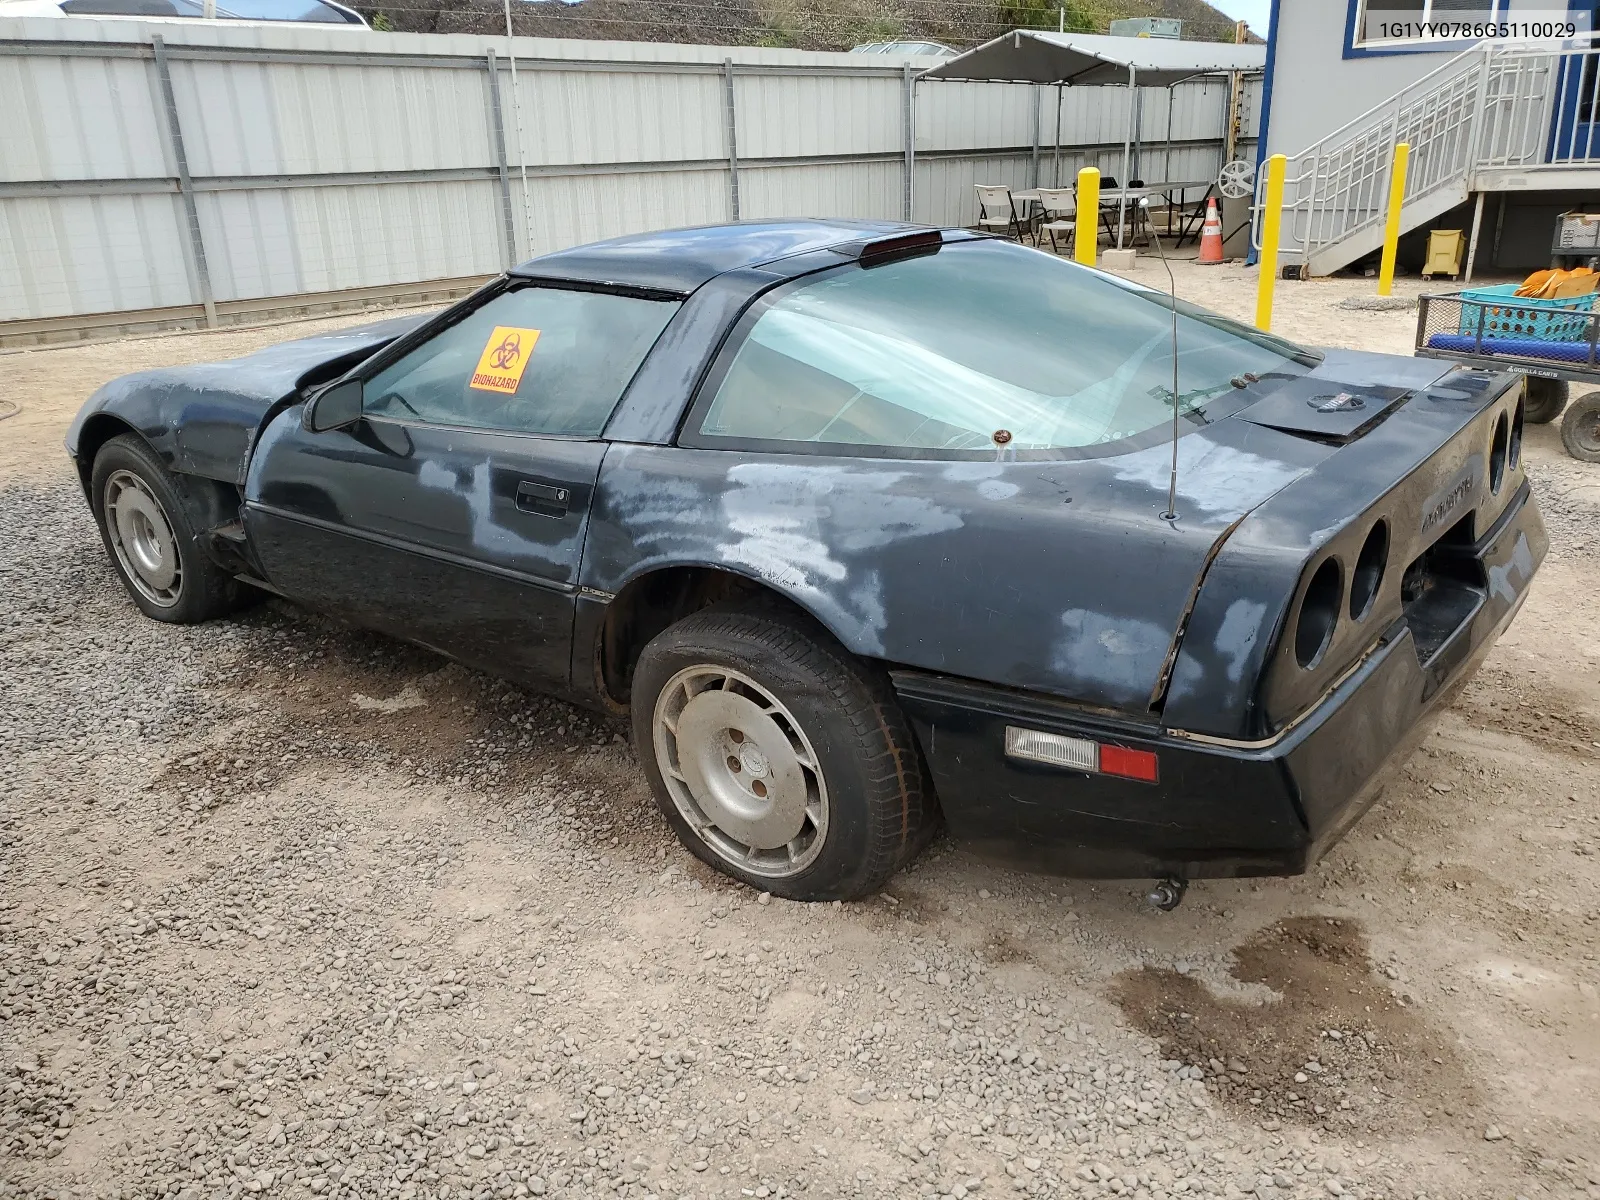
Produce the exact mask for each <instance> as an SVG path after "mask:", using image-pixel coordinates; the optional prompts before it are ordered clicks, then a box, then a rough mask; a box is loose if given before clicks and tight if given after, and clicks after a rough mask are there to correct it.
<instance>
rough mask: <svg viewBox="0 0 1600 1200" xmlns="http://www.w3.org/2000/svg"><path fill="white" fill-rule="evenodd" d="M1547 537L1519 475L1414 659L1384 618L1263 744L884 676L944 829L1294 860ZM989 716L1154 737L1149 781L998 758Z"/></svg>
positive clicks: (1480, 643)
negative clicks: (1464, 599) (1445, 628)
mask: <svg viewBox="0 0 1600 1200" xmlns="http://www.w3.org/2000/svg"><path fill="white" fill-rule="evenodd" d="M1547 546H1548V540H1547V538H1546V535H1545V531H1544V524H1543V522H1542V520H1541V519H1540V517H1539V510H1538V506H1537V505H1536V503H1535V502H1534V501H1533V498H1532V496H1531V493H1529V491H1528V489H1527V487H1526V485H1524V488H1523V490H1522V493H1521V494H1520V495H1519V496H1517V497H1516V499H1514V500H1513V501H1512V503H1511V504H1510V505H1508V506H1507V508H1506V510H1505V512H1504V513H1503V514H1502V515H1501V517H1500V519H1499V520H1498V521H1497V522H1496V524H1495V527H1494V528H1493V529H1491V530H1490V531H1489V532H1488V533H1487V534H1486V535H1485V536H1484V537H1483V538H1482V539H1481V540H1480V541H1479V542H1478V544H1477V545H1476V546H1474V547H1472V548H1471V550H1470V555H1471V557H1472V558H1473V559H1474V560H1476V561H1477V562H1478V563H1479V564H1481V567H1482V580H1483V583H1482V587H1481V588H1480V589H1478V590H1479V596H1478V599H1477V601H1476V603H1475V605H1474V606H1473V607H1472V609H1471V610H1470V612H1468V613H1467V615H1466V616H1465V617H1464V618H1463V619H1462V621H1461V622H1460V624H1459V625H1457V627H1456V628H1455V629H1454V631H1453V632H1451V633H1450V634H1449V635H1448V636H1447V637H1445V638H1444V639H1443V640H1442V641H1440V640H1438V639H1436V638H1434V639H1429V640H1430V642H1431V643H1432V644H1433V645H1434V646H1436V647H1437V648H1436V649H1433V650H1432V652H1431V654H1430V656H1429V657H1428V658H1427V659H1426V661H1424V660H1423V659H1422V658H1421V657H1420V656H1419V653H1418V642H1417V640H1416V639H1414V638H1413V636H1412V631H1411V629H1410V628H1409V627H1408V626H1407V624H1406V622H1405V621H1404V620H1403V619H1402V620H1400V621H1397V622H1396V623H1395V624H1394V625H1393V626H1391V627H1390V629H1389V630H1388V631H1387V632H1386V633H1385V634H1384V636H1383V638H1382V639H1380V641H1379V643H1378V645H1377V646H1376V647H1375V648H1374V649H1373V651H1372V653H1371V654H1369V655H1368V656H1367V657H1366V658H1365V659H1364V660H1363V661H1362V662H1361V663H1360V664H1359V665H1358V666H1357V667H1356V668H1355V669H1354V670H1353V671H1352V672H1351V673H1350V674H1349V675H1347V676H1346V677H1345V678H1344V679H1343V680H1342V681H1341V682H1340V683H1339V685H1338V686H1337V687H1336V688H1334V689H1333V691H1331V692H1330V693H1329V694H1328V695H1327V696H1325V697H1324V698H1323V699H1322V700H1321V701H1320V702H1319V703H1318V704H1317V705H1316V707H1314V708H1313V709H1312V710H1311V711H1309V712H1308V713H1306V714H1305V715H1304V716H1303V717H1302V718H1301V719H1300V720H1299V721H1298V722H1296V723H1295V724H1294V725H1292V726H1290V727H1289V728H1288V729H1287V730H1285V731H1283V732H1282V733H1281V734H1280V735H1279V736H1278V737H1277V738H1275V739H1273V740H1272V741H1270V742H1266V743H1228V742H1222V741H1219V740H1215V739H1201V738H1197V737H1194V736H1189V735H1185V734H1183V733H1182V732H1179V731H1171V730H1164V729H1162V728H1161V727H1160V726H1159V725H1158V724H1157V723H1155V722H1154V721H1152V722H1151V723H1149V724H1140V723H1136V722H1133V721H1129V720H1126V719H1123V718H1119V717H1113V716H1110V715H1101V714H1096V713H1087V712H1085V711H1084V710H1083V709H1081V708H1077V707H1074V706H1072V705H1069V704H1065V703H1061V702H1059V701H1055V700H1053V699H1050V698H1048V697H1045V696H1042V695H1040V694H1037V693H1025V692H1019V691H1015V690H1007V689H1002V688H994V687H990V686H988V685H984V684H975V683H971V682H969V681H966V680H957V679H951V678H948V677H943V676H935V675H929V674H924V673H918V672H896V673H894V675H893V679H894V684H895V688H896V690H897V692H898V693H899V696H900V700H901V703H902V704H903V706H904V708H905V710H906V712H907V713H908V714H909V716H910V717H911V720H912V722H913V724H914V725H915V727H916V730H917V735H918V737H919V739H920V741H921V745H922V749H923V753H924V755H925V757H926V759H927V761H928V765H929V768H930V769H931V771H932V774H933V778H934V783H935V786H936V788H937V790H938V794H939V799H940V803H941V805H942V806H943V809H944V814H945V818H946V820H947V821H948V823H949V825H950V828H951V831H952V832H953V833H954V834H955V835H956V836H957V837H958V838H961V839H962V840H963V841H966V842H968V843H969V844H971V845H972V846H973V848H974V849H976V850H978V851H979V852H981V853H986V854H990V855H994V856H998V857H1003V858H1006V859H1009V860H1011V861H1015V862H1019V863H1021V864H1022V865H1025V866H1028V867H1031V868H1033V869H1037V870H1043V871H1048V872H1051V873H1056V874H1066V875H1078V876H1086V877H1102V878H1135V877H1140V878H1143V877H1156V876H1176V877H1178V878H1183V879H1198V878H1208V877H1209V878H1219V877H1231V876H1245V875H1294V874H1299V873H1301V872H1303V871H1305V870H1306V869H1307V868H1308V867H1309V866H1310V865H1311V864H1313V863H1314V862H1316V860H1317V859H1318V858H1319V857H1321V855H1322V854H1323V853H1325V852H1326V851H1327V849H1328V848H1329V847H1330V846H1331V845H1333V843H1335V842H1336V841H1338V839H1339V838H1340V837H1342V836H1343V835H1344V833H1345V832H1346V831H1347V830H1348V829H1349V828H1350V826H1351V825H1352V824H1354V823H1355V822H1356V821H1357V820H1358V819H1359V818H1360V817H1361V815H1362V813H1364V812H1365V811H1366V810H1367V809H1368V808H1369V807H1370V806H1371V805H1372V803H1373V801H1374V800H1375V799H1376V798H1377V796H1378V794H1379V793H1380V791H1381V790H1382V787H1383V785H1384V783H1385V782H1386V781H1387V780H1388V779H1389V778H1390V776H1391V775H1392V773H1393V772H1394V771H1395V770H1397V769H1398V768H1399V767H1400V766H1401V765H1402V764H1403V763H1404V762H1405V761H1406V759H1407V758H1408V757H1409V756H1410V754H1411V752H1412V750H1414V749H1415V748H1416V746H1417V744H1418V743H1419V742H1420V741H1421V740H1422V738H1423V737H1424V736H1425V735H1426V734H1427V732H1428V730H1429V728H1430V726H1431V724H1432V720H1431V718H1433V717H1434V716H1435V715H1436V714H1437V713H1438V712H1439V711H1441V710H1442V709H1443V708H1444V706H1445V705H1446V704H1447V703H1448V702H1449V699H1450V697H1451V696H1452V695H1453V694H1454V692H1455V691H1456V690H1457V689H1458V688H1459V687H1460V686H1461V685H1462V684H1463V683H1464V682H1465V681H1466V680H1467V679H1468V678H1470V677H1471V675H1472V673H1473V672H1474V671H1475V670H1476V669H1477V667H1478V665H1479V664H1480V663H1481V662H1482V661H1483V659H1484V657H1485V656H1486V655H1487V654H1488V653H1489V651H1490V650H1491V649H1492V648H1493V646H1494V643H1495V641H1496V639H1497V638H1498V637H1499V635H1500V633H1501V631H1502V630H1503V629H1504V628H1505V627H1506V626H1507V625H1508V624H1509V623H1510V621H1511V619H1512V618H1513V617H1514V616H1515V615H1516V612H1517V610H1518V608H1519V607H1520V606H1521V604H1522V601H1523V598H1524V597H1525V595H1526V594H1527V589H1528V585H1529V583H1530V582H1531V580H1532V578H1533V575H1534V572H1535V571H1536V570H1537V568H1538V565H1539V563H1540V561H1542V559H1543V558H1544V554H1545V550H1546V549H1547ZM1007 725H1016V726H1021V727H1024V728H1028V729H1039V730H1044V731H1047V732H1050V733H1060V734H1064V735H1067V736H1070V737H1078V738H1087V739H1091V740H1095V741H1099V742H1102V743H1111V744H1115V745H1120V746H1127V747H1130V748H1134V749H1140V750H1150V751H1153V752H1155V754H1156V755H1157V757H1158V760H1159V764H1160V777H1159V780H1158V782H1156V783H1154V784H1147V783H1140V782H1136V781H1133V780H1128V779H1121V778H1117V777H1113V776H1108V775H1096V774H1085V773H1081V772H1072V771H1068V770H1063V769H1060V768H1056V767H1049V766H1043V765H1039V764H1034V763H1030V762H1024V761H1019V760H1017V759H1013V758H1008V757H1007V756H1006V754H1005V749H1004V748H1005V730H1006V726H1007Z"/></svg>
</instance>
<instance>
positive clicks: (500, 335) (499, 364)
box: [468, 325, 539, 396]
mask: <svg viewBox="0 0 1600 1200" xmlns="http://www.w3.org/2000/svg"><path fill="white" fill-rule="evenodd" d="M538 340H539V331H538V330H537V329H518V328H516V327H515V326H513V325H496V326H495V327H494V332H493V333H491V334H490V335H489V343H488V345H486V346H484V348H483V353H482V354H481V355H480V356H479V358H478V365H477V366H476V367H475V368H474V369H473V372H472V382H471V383H470V384H468V386H469V387H473V388H476V389H477V390H478V391H480V392H502V393H504V394H505V395H507V396H510V395H513V394H515V392H516V390H517V386H518V385H519V384H520V383H521V382H522V373H523V372H524V371H526V370H527V369H528V360H529V359H530V358H532V357H533V346H534V343H535V342H537V341H538Z"/></svg>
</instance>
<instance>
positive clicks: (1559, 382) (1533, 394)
mask: <svg viewBox="0 0 1600 1200" xmlns="http://www.w3.org/2000/svg"><path fill="white" fill-rule="evenodd" d="M1566 406H1567V381H1566V380H1565V379H1541V378H1540V377H1539V376H1537V375H1529V376H1528V393H1527V398H1526V399H1525V400H1524V401H1523V419H1524V420H1526V421H1528V422H1529V423H1530V424H1533V425H1548V424H1549V423H1550V422H1551V421H1554V420H1555V419H1556V418H1557V417H1559V416H1560V415H1561V410H1562V409H1563V408H1565V407H1566Z"/></svg>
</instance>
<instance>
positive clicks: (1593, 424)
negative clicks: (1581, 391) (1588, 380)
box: [1561, 392, 1600, 463]
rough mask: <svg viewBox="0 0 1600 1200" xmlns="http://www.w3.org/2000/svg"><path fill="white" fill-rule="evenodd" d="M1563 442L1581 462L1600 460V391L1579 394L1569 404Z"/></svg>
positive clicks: (1564, 419)
mask: <svg viewBox="0 0 1600 1200" xmlns="http://www.w3.org/2000/svg"><path fill="white" fill-rule="evenodd" d="M1561 444H1562V445H1563V446H1565V447H1566V448H1567V453H1568V454H1570V455H1572V457H1573V458H1575V459H1577V460H1578V461H1579V462H1591V463H1592V462H1600V392H1590V393H1589V394H1588V395H1586V396H1579V397H1578V398H1577V399H1576V400H1574V401H1573V402H1572V403H1571V404H1569V405H1567V415H1566V416H1565V417H1563V418H1562V419H1561Z"/></svg>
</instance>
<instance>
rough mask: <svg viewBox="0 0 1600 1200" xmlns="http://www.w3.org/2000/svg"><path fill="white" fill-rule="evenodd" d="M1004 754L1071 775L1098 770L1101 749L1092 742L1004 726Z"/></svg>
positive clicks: (1035, 730)
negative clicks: (1065, 770)
mask: <svg viewBox="0 0 1600 1200" xmlns="http://www.w3.org/2000/svg"><path fill="white" fill-rule="evenodd" d="M1006 754H1008V755H1009V756H1010V757H1012V758H1026V759H1031V760H1032V761H1034V762H1042V763H1049V764H1050V765H1051V766H1052V767H1066V768H1068V769H1069V770H1073V771H1098V770H1099V769H1100V747H1099V746H1098V745H1096V744H1095V743H1094V742H1091V741H1086V740H1085V739H1083V738H1072V737H1062V736H1061V735H1060V734H1059V733H1042V732H1040V731H1039V730H1037V729H1018V728H1017V727H1016V726H1015V725H1007V726H1006Z"/></svg>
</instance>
